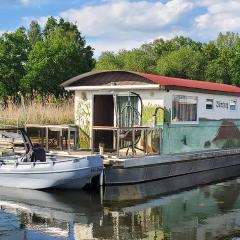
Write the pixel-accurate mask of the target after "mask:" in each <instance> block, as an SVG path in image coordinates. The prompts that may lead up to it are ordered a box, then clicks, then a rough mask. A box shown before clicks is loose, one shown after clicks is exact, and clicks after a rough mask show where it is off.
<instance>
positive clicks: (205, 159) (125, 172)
mask: <svg viewBox="0 0 240 240" xmlns="http://www.w3.org/2000/svg"><path fill="white" fill-rule="evenodd" d="M209 155H210V154H209V153H208V154H207V153H206V154H204V153H201V156H199V157H196V156H195V155H192V156H190V157H188V159H186V157H185V156H181V157H179V159H177V160H176V159H170V158H169V159H167V160H166V159H161V158H160V156H159V157H158V156H156V157H155V158H156V160H158V158H159V162H158V163H156V164H151V163H150V164H147V163H148V157H145V163H146V164H145V165H140V164H139V165H140V166H138V165H137V164H135V166H131V167H127V166H126V167H124V166H123V167H114V166H110V167H108V168H106V169H105V171H104V181H105V184H106V185H121V184H136V183H141V182H148V181H153V180H158V179H165V178H171V177H176V176H182V175H187V174H194V173H203V174H204V172H208V171H210V170H216V169H227V168H229V167H234V166H235V167H238V166H240V153H236V154H233V153H231V152H230V151H229V153H228V152H227V153H226V152H225V153H224V154H223V153H222V152H215V153H214V154H211V156H209ZM184 157H185V159H184ZM149 160H151V159H150V158H149ZM149 162H150V161H149ZM139 163H140V161H139ZM239 175H240V173H239ZM234 176H235V175H234ZM229 177H231V174H230V176H229Z"/></svg>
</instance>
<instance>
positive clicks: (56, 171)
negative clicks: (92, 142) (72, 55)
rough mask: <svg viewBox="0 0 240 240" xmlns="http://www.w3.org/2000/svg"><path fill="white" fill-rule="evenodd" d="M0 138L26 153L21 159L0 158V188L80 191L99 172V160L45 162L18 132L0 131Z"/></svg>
mask: <svg viewBox="0 0 240 240" xmlns="http://www.w3.org/2000/svg"><path fill="white" fill-rule="evenodd" d="M15 132H16V129H15ZM21 137H22V142H21ZM0 138H1V140H2V142H4V143H11V144H16V140H15V142H14V139H17V145H18V146H19V145H20V146H21V145H22V146H24V147H25V151H26V153H25V154H24V155H23V156H22V157H19V156H16V155H15V156H8V157H2V158H0V185H2V186H5V187H18V188H30V189H42V188H52V187H54V188H82V187H83V186H85V185H86V184H87V183H89V182H90V181H91V179H92V178H93V177H94V176H97V175H99V174H100V173H101V171H102V169H103V161H102V158H101V157H100V156H86V157H78V158H76V157H75V158H74V157H48V158H46V155H45V152H44V150H43V149H41V148H34V147H33V145H32V143H31V140H30V139H29V138H28V136H27V135H26V133H25V131H23V130H21V129H20V130H17V133H14V132H13V129H9V131H7V130H6V129H4V130H1V132H0ZM9 139H10V140H9ZM12 139H13V140H12Z"/></svg>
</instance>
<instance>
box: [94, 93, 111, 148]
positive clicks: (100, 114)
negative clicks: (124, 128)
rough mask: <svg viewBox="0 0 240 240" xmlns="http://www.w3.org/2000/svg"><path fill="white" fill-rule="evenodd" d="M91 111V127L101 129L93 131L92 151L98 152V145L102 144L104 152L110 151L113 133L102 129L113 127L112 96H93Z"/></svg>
mask: <svg viewBox="0 0 240 240" xmlns="http://www.w3.org/2000/svg"><path fill="white" fill-rule="evenodd" d="M93 111H94V112H93V126H97V127H101V128H103V129H102V130H95V131H94V136H93V146H94V150H95V151H97V150H98V147H99V143H104V149H105V150H112V149H113V131H109V130H104V128H106V129H108V127H113V126H114V100H113V95H95V96H94V109H93Z"/></svg>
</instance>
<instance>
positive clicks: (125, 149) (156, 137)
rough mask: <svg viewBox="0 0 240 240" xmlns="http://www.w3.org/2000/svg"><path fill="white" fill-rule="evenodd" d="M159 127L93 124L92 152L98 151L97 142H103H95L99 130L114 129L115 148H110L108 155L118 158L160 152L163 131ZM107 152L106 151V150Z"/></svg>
mask: <svg viewBox="0 0 240 240" xmlns="http://www.w3.org/2000/svg"><path fill="white" fill-rule="evenodd" d="M161 130H162V129H161V128H159V127H144V126H134V127H110V126H93V127H92V146H93V147H92V150H93V151H92V152H93V153H94V152H96V151H98V149H96V148H95V149H94V146H96V145H97V144H99V145H101V144H102V145H103V147H104V148H106V146H104V142H103V143H96V142H94V140H95V138H94V136H95V134H96V132H97V131H112V132H113V142H112V145H113V149H112V150H110V151H109V150H108V151H107V154H108V155H113V156H116V157H118V158H126V157H140V156H145V155H156V154H160V146H161V132H162V131H161ZM105 153H106V152H105Z"/></svg>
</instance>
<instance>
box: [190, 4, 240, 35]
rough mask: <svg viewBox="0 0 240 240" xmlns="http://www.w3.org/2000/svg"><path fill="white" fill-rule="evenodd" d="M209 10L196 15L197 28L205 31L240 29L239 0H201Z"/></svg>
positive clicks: (215, 31)
mask: <svg viewBox="0 0 240 240" xmlns="http://www.w3.org/2000/svg"><path fill="white" fill-rule="evenodd" d="M198 5H199V6H203V7H206V9H207V12H206V13H204V14H202V15H200V16H197V17H196V19H195V20H196V24H197V28H198V29H199V30H201V31H205V32H209V33H210V32H214V33H218V32H220V31H221V32H226V31H240V25H239V21H240V11H239V9H240V1H239V0H228V1H225V0H218V1H216V0H201V1H200V0H199V1H198Z"/></svg>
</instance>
